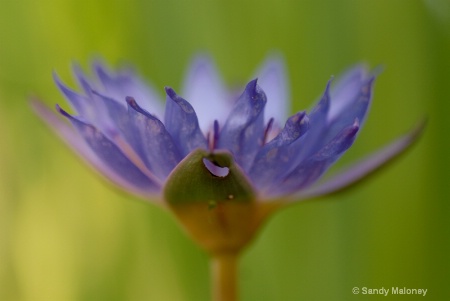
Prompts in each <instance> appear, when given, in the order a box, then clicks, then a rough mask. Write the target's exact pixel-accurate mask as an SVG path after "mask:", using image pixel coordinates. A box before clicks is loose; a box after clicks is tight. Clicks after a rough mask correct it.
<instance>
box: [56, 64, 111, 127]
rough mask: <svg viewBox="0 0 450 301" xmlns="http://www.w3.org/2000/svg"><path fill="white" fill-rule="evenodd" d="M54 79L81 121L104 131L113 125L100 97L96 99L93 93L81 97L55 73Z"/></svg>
mask: <svg viewBox="0 0 450 301" xmlns="http://www.w3.org/2000/svg"><path fill="white" fill-rule="evenodd" d="M53 79H54V80H55V83H56V85H57V86H58V88H59V89H60V91H61V92H62V93H63V95H64V96H65V98H66V99H67V100H68V102H69V103H70V104H71V105H72V107H73V108H74V109H75V111H76V112H77V113H78V115H79V118H80V119H82V120H84V121H87V122H89V123H91V124H93V125H95V126H96V127H99V128H102V129H103V128H108V127H109V126H110V125H111V120H110V119H109V117H108V113H107V112H106V111H105V107H104V104H103V102H102V101H101V100H100V99H99V98H98V97H95V95H93V94H92V93H91V92H92V91H91V92H90V93H89V95H88V96H85V95H81V94H79V93H77V92H75V91H73V90H72V89H69V88H68V87H67V86H66V85H64V84H63V83H62V82H61V80H60V79H59V77H58V75H57V74H56V73H53Z"/></svg>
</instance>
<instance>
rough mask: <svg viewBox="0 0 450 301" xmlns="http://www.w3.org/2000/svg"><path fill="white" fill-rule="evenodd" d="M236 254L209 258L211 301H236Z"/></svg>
mask: <svg viewBox="0 0 450 301" xmlns="http://www.w3.org/2000/svg"><path fill="white" fill-rule="evenodd" d="M238 257H239V255H238V254H237V253H227V254H217V255H213V257H212V258H211V277H212V285H213V287H212V293H213V296H212V297H213V298H212V300H213V301H238V299H239V298H238V288H237V283H238V278H237V274H238V260H239V258H238Z"/></svg>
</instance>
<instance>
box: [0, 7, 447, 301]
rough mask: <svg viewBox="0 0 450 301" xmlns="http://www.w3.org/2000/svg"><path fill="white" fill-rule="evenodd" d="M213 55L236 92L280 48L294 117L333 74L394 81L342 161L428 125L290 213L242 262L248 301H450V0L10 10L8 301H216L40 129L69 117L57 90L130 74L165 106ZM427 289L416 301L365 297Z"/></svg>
mask: <svg viewBox="0 0 450 301" xmlns="http://www.w3.org/2000/svg"><path fill="white" fill-rule="evenodd" d="M198 51H202V52H207V53H209V54H210V55H211V56H212V57H213V58H214V59H215V61H216V63H217V65H218V67H219V69H220V70H221V72H222V75H223V77H224V79H225V80H226V82H227V83H228V84H229V85H231V86H232V85H234V84H236V83H242V82H244V81H246V80H248V79H249V78H250V76H251V75H252V74H253V71H254V70H255V69H256V68H257V66H258V64H259V63H260V62H261V61H262V60H263V59H264V58H265V56H266V55H267V54H269V53H271V52H272V51H279V52H281V53H282V54H283V55H284V56H285V59H286V61H287V65H288V71H289V75H290V81H291V85H292V99H293V106H292V112H294V111H297V110H300V109H305V108H308V107H309V106H310V105H311V103H312V102H313V101H314V100H315V99H316V98H317V97H318V96H319V95H320V94H321V92H322V90H323V88H324V86H325V83H326V81H327V80H328V79H329V77H330V75H332V74H339V73H340V72H341V71H343V70H344V69H345V68H346V67H348V66H350V65H352V64H354V63H357V62H360V61H366V62H368V63H369V64H370V65H371V66H372V67H376V66H378V65H382V66H384V71H383V73H382V74H381V75H380V77H379V79H378V80H377V83H376V86H375V99H374V103H373V106H372V109H371V112H370V116H369V119H368V121H367V123H366V124H365V127H364V129H363V130H362V133H361V135H360V136H359V138H358V141H357V142H356V143H355V145H354V147H353V148H352V149H351V150H350V151H349V152H348V153H347V154H346V156H344V158H343V159H342V162H340V165H342V164H343V163H348V162H350V161H352V160H354V159H356V158H360V157H361V156H363V155H364V154H366V153H369V152H371V151H373V150H375V149H376V148H377V147H380V146H382V145H383V144H384V143H387V142H388V141H390V140H391V139H393V138H395V137H396V136H398V135H400V134H402V133H404V132H405V131H407V130H408V129H410V128H411V127H412V126H413V125H414V124H415V123H416V122H417V121H418V120H419V119H421V118H423V117H424V116H427V117H428V120H429V123H428V127H427V129H426V132H425V135H424V136H423V137H422V139H421V141H420V142H419V144H418V145H416V147H415V148H414V149H413V150H412V151H410V152H408V154H407V155H406V156H404V157H403V158H401V159H400V160H399V161H398V162H396V164H394V165H392V166H390V168H389V169H387V170H385V171H384V172H382V173H380V174H378V176H377V177H375V178H372V179H371V181H369V182H366V183H364V184H363V185H361V186H359V187H358V188H356V189H354V190H352V191H350V192H347V193H345V194H343V195H340V196H338V197H330V198H327V199H324V200H321V201H314V202H306V203H302V204H299V205H297V206H293V207H291V208H288V209H286V210H283V211H282V212H280V213H278V214H277V215H276V216H275V217H274V218H273V219H272V220H271V221H270V222H269V223H268V224H267V225H266V227H265V228H264V230H263V231H262V232H261V235H260V236H259V237H258V239H257V240H256V241H255V243H254V244H253V245H252V246H251V247H250V248H249V249H248V250H247V252H246V253H245V255H244V256H243V258H242V261H241V265H240V276H241V278H240V285H241V295H242V300H244V301H245V300H258V301H264V300H283V301H294V300H375V299H383V300H385V299H392V300H394V299H402V300H406V299H408V300H419V299H420V300H422V299H424V300H450V288H449V280H450V256H449V254H450V214H449V213H450V204H449V203H450V193H449V192H450V181H449V175H450V174H449V171H450V157H449V155H448V154H449V149H450V139H449V130H450V118H449V113H450V97H449V96H450V95H449V84H450V75H449V72H450V2H449V1H446V0H428V1H419V0H360V1H356V0H354V1H352V0H347V1H344V0H342V1H334V0H329V1H283V0H279V1H235V0H228V1H144V0H141V1H139V0H130V1H117V0H116V1H113V0H108V1H88V0H73V1H57V0H54V1H50V0H45V1H35V0H22V1H13V0H0V300H5V301H9V300H30V301H31V300H32V301H40V300H42V301H72V300H77V301H78V300H80V301H90V300H92V301H94V300H110V301H113V300H127V301H134V300H169V301H172V300H174V301H176V300H193V301H197V300H208V298H209V278H208V258H207V256H206V255H205V254H204V253H202V251H201V250H199V249H198V248H197V247H196V246H195V245H194V244H193V243H192V242H191V241H189V240H188V239H187V238H186V236H185V235H184V233H183V232H182V231H181V230H180V228H179V227H178V225H177V224H176V222H175V221H174V219H173V218H172V217H171V216H170V215H169V214H167V213H166V212H164V211H162V210H161V209H159V208H157V207H155V206H153V205H148V204H147V203H145V202H141V201H139V200H137V199H134V198H132V197H129V196H127V195H126V194H124V193H121V192H118V191H116V190H115V189H111V187H109V186H108V185H105V183H104V182H103V181H102V180H100V179H99V178H98V177H97V176H96V175H95V174H94V173H93V172H91V171H90V170H89V169H88V168H86V166H85V165H84V164H82V163H81V161H80V160H78V159H77V158H76V157H75V156H74V155H73V154H72V153H71V151H69V150H68V149H67V148H66V147H65V146H64V145H63V144H62V143H61V142H60V141H59V139H58V138H56V136H55V135H53V134H52V133H51V132H50V131H49V130H48V129H47V128H45V127H44V126H43V124H42V122H41V121H40V120H38V118H37V117H36V116H35V115H33V113H32V112H31V110H30V107H29V104H28V98H29V97H30V96H31V95H36V96H38V97H40V98H41V99H43V100H44V101H45V102H46V103H48V104H49V105H51V106H53V105H54V104H55V103H60V104H62V105H63V106H65V107H67V104H66V103H64V101H63V98H62V96H61V95H60V94H59V92H58V91H57V89H56V87H55V85H54V83H53V81H52V77H51V72H52V70H57V72H58V73H59V74H60V75H61V77H62V78H63V80H64V81H66V82H67V83H69V84H70V85H72V86H73V84H74V81H73V79H72V78H71V73H70V63H71V62H72V61H77V62H80V63H81V65H82V66H84V67H85V68H87V67H88V64H89V62H90V61H91V60H92V58H95V57H97V56H101V57H103V58H105V60H106V61H107V62H109V63H111V64H112V65H117V64H118V63H120V62H122V61H127V62H130V63H132V64H134V65H135V66H137V69H138V70H139V72H140V73H141V74H142V75H143V76H144V77H145V78H146V79H147V80H151V81H152V82H153V83H154V84H155V85H156V87H157V88H158V89H159V91H160V92H161V95H162V93H163V87H164V86H167V85H170V86H172V87H174V88H175V89H179V88H180V87H181V83H182V77H183V76H184V74H185V69H186V67H187V65H188V63H189V61H190V59H191V58H192V57H193V55H195V54H196V53H197V52H198ZM393 286H394V287H397V286H398V287H408V288H425V289H428V293H427V296H426V297H425V298H423V297H421V296H416V297H414V296H410V297H402V296H389V297H387V298H385V297H381V296H368V295H358V296H355V295H353V294H352V292H351V290H352V288H353V287H360V288H361V287H368V288H381V287H385V288H391V287H393Z"/></svg>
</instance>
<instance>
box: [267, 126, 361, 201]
mask: <svg viewBox="0 0 450 301" xmlns="http://www.w3.org/2000/svg"><path fill="white" fill-rule="evenodd" d="M358 130H359V124H358V121H357V120H356V121H355V122H354V124H353V125H351V126H348V127H346V128H344V129H343V130H342V131H341V132H339V133H338V134H337V135H336V136H335V137H334V138H333V139H332V140H331V141H330V142H329V143H328V144H327V145H325V146H324V147H322V149H320V150H319V151H318V152H316V153H315V154H314V155H313V156H311V157H309V158H308V159H306V160H304V161H303V162H302V163H300V164H299V165H298V166H296V167H295V169H294V170H293V171H292V172H291V173H290V174H289V175H287V176H286V177H284V179H283V180H282V184H281V185H278V181H274V182H273V184H272V185H271V186H270V187H268V194H276V195H280V194H289V193H291V192H293V191H296V190H299V189H302V188H303V187H305V186H308V185H311V184H312V183H313V182H315V181H316V180H317V179H319V177H320V176H321V175H322V174H323V173H324V172H325V171H326V170H327V169H328V168H329V167H330V166H331V164H333V163H334V162H335V161H336V160H337V159H339V157H340V156H341V155H342V154H343V153H344V152H345V151H346V150H347V149H348V148H349V147H350V146H351V145H352V144H353V142H354V140H355V138H356V133H357V132H358Z"/></svg>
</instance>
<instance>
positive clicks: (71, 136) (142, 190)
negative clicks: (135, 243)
mask: <svg viewBox="0 0 450 301" xmlns="http://www.w3.org/2000/svg"><path fill="white" fill-rule="evenodd" d="M31 105H32V107H33V109H34V111H35V112H36V114H38V115H39V116H40V117H41V119H42V120H43V121H45V122H46V123H47V124H48V125H49V127H50V128H51V129H52V130H54V131H55V132H56V133H57V134H58V136H59V137H60V138H61V139H62V140H63V141H64V142H65V143H66V144H67V145H69V146H70V147H71V148H72V149H73V150H74V151H75V152H76V153H78V154H79V155H80V157H81V158H82V159H84V160H85V161H87V162H88V163H89V164H90V165H92V166H93V169H94V170H96V171H99V172H100V173H101V174H102V175H103V176H104V177H106V178H107V179H108V180H109V181H110V182H112V183H113V184H115V185H117V186H119V187H121V188H122V189H124V190H125V191H127V192H130V193H132V194H134V195H136V196H139V197H142V198H145V199H148V198H149V197H152V196H153V197H157V195H158V194H159V190H160V187H159V185H158V184H157V183H156V182H152V181H151V180H148V179H146V178H145V177H143V178H142V177H141V176H139V177H138V180H137V181H134V179H133V178H129V177H124V174H123V173H122V174H121V173H118V172H117V171H116V170H114V169H113V168H112V167H111V166H110V165H109V164H108V162H104V160H102V159H101V158H100V157H99V156H98V155H97V154H96V153H95V152H94V151H93V150H92V149H91V147H89V145H87V144H86V143H85V141H84V140H83V139H82V138H81V137H80V135H79V134H78V133H77V132H76V131H75V130H74V129H73V128H72V127H70V126H68V125H67V124H66V123H65V122H63V121H62V120H61V119H60V118H58V117H57V116H56V115H55V114H54V113H53V112H52V111H50V110H49V109H48V108H47V107H46V106H45V105H44V104H42V103H41V102H40V101H38V100H33V101H32V102H31Z"/></svg>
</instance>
